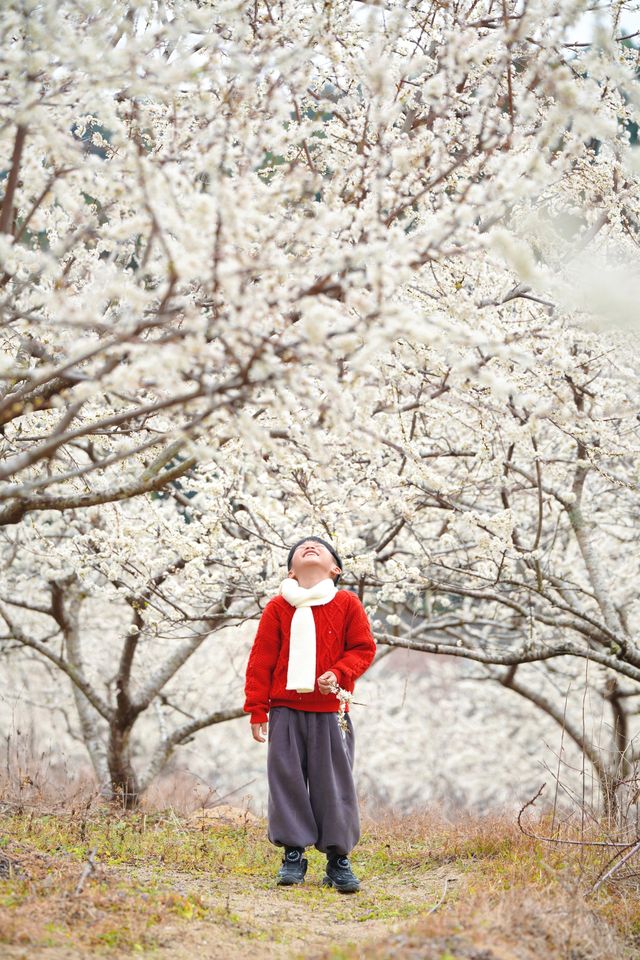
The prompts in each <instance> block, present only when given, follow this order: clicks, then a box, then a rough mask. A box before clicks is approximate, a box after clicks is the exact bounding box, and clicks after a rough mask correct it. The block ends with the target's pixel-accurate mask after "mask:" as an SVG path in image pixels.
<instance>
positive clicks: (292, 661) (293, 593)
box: [280, 577, 338, 693]
mask: <svg viewBox="0 0 640 960" xmlns="http://www.w3.org/2000/svg"><path fill="white" fill-rule="evenodd" d="M337 592H338V590H337V587H336V585H335V584H334V582H333V580H331V579H326V580H320V581H319V582H318V583H316V584H315V586H313V587H309V589H308V590H305V588H304V587H301V586H300V585H299V583H298V582H297V580H294V579H293V578H292V577H287V579H286V580H283V581H282V583H281V584H280V593H281V594H282V596H283V597H284V598H285V600H286V601H287V602H288V603H290V604H291V606H293V607H295V608H296V611H295V613H294V615H293V619H292V620H291V640H290V643H289V667H288V671H287V686H286V689H287V690H296V691H297V692H298V693H312V692H313V690H314V689H315V685H316V624H315V621H314V619H313V613H312V611H311V609H310V608H311V607H319V606H322V605H323V604H325V603H330V601H331V600H333V598H334V597H335V595H336V593H337Z"/></svg>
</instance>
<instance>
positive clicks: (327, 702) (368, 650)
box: [244, 590, 376, 723]
mask: <svg viewBox="0 0 640 960" xmlns="http://www.w3.org/2000/svg"><path fill="white" fill-rule="evenodd" d="M295 609H296V608H295V607H294V606H292V605H291V604H290V603H289V602H288V601H287V600H285V599H284V597H283V596H280V595H278V596H277V597H274V598H273V600H270V601H269V602H268V604H267V605H266V607H265V608H264V610H263V612H262V617H261V618H260V623H259V624H258V632H257V633H256V638H255V640H254V642H253V647H252V648H251V653H250V654H249V662H248V664H247V675H246V683H245V688H244V692H245V697H246V699H245V704H244V711H245V713H250V714H251V723H264V722H265V721H266V719H267V713H268V711H269V708H270V707H292V708H293V709H294V710H312V711H314V712H317V713H331V712H337V711H338V708H339V706H340V702H339V700H338V698H337V697H336V696H335V695H334V694H332V693H326V694H325V693H320V690H319V689H318V685H317V682H316V686H315V689H314V690H313V692H312V693H297V691H296V690H287V689H285V688H286V683H287V668H288V664H289V639H290V634H291V620H292V619H293V614H294V613H295ZM310 609H311V611H312V612H313V619H314V621H315V625H316V681H317V678H318V677H320V676H322V674H323V673H326V672H327V670H333V672H334V673H335V675H336V677H337V680H338V684H339V685H340V686H341V687H342V688H343V689H344V690H349V691H350V692H353V688H354V682H355V681H356V680H357V678H358V677H360V676H362V674H363V673H364V672H365V670H366V669H367V668H368V667H369V665H370V664H371V661H372V660H373V658H374V655H375V652H376V643H375V640H374V639H373V636H372V634H371V627H370V625H369V620H368V618H367V614H366V613H365V610H364V607H363V606H362V604H361V603H360V600H359V599H358V597H357V596H356V595H355V593H351V592H350V591H349V590H338V592H337V593H336V595H335V597H334V598H333V600H331V601H330V602H329V603H325V604H323V605H321V606H317V607H310ZM346 710H347V711H348V710H349V705H348V704H347V706H346Z"/></svg>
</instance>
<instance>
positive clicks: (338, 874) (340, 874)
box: [322, 856, 360, 893]
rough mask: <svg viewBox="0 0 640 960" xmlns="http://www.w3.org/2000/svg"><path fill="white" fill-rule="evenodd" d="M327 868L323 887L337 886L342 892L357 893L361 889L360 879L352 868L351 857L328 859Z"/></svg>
mask: <svg viewBox="0 0 640 960" xmlns="http://www.w3.org/2000/svg"><path fill="white" fill-rule="evenodd" d="M325 869H326V871H327V872H326V873H325V875H324V877H323V878H322V886H323V887H335V888H336V890H339V891H340V893H355V892H356V891H357V890H359V889H360V881H359V880H358V878H357V877H356V876H355V875H354V873H353V871H352V869H351V864H350V863H349V857H344V856H342V857H331V858H329V859H327V866H326V868H325Z"/></svg>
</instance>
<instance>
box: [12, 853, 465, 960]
mask: <svg viewBox="0 0 640 960" xmlns="http://www.w3.org/2000/svg"><path fill="white" fill-rule="evenodd" d="M322 862H323V861H321V860H320V858H318V859H317V861H314V862H313V863H311V862H310V864H309V870H308V873H307V878H306V879H305V883H304V886H303V887H278V886H276V884H275V880H274V879H265V881H263V882H261V883H258V884H256V882H255V880H254V879H252V878H249V877H248V878H247V879H246V880H244V879H242V878H237V877H224V878H221V877H213V878H207V877H204V876H203V877H197V878H194V876H193V874H191V873H178V872H171V873H169V872H167V873H166V875H165V876H164V881H163V886H164V885H165V884H166V887H167V889H171V890H174V891H175V892H176V893H179V894H182V895H184V894H186V893H190V894H196V895H197V896H198V897H199V898H200V899H201V901H202V904H203V906H204V907H206V908H207V916H206V919H192V920H190V921H189V923H185V922H184V920H183V919H181V918H169V919H168V920H167V921H166V922H161V923H159V924H158V925H157V926H155V927H154V928H153V934H152V939H153V943H154V945H153V946H148V947H145V948H144V951H143V953H142V954H141V953H140V951H139V950H136V951H135V952H133V953H132V952H131V951H127V952H120V951H118V950H113V951H111V950H110V951H108V955H109V956H110V957H114V958H115V957H125V956H140V955H143V956H149V957H153V958H154V960H169V958H171V960H194V958H201V960H256V958H260V960H303V958H304V960H310V958H315V957H321V956H323V955H325V954H326V953H327V952H328V951H329V950H330V948H338V947H346V946H348V945H352V946H355V945H359V946H360V945H364V944H365V943H367V942H370V941H377V940H379V939H380V938H381V937H383V936H385V935H387V934H389V933H390V932H393V931H395V930H400V929H402V928H403V927H405V926H407V924H408V923H410V922H411V921H413V920H415V919H417V918H419V917H422V916H425V915H427V914H428V913H429V912H430V911H431V910H432V909H433V908H434V906H435V905H436V904H437V903H438V902H439V901H440V900H441V899H442V897H443V895H445V896H447V897H448V896H449V892H450V891H453V889H454V887H455V886H456V885H457V884H459V883H460V879H459V878H458V877H456V876H455V875H453V874H452V873H451V871H450V870H447V869H446V867H440V868H438V869H436V870H434V871H433V872H430V873H428V874H426V875H425V874H416V875H415V876H411V875H407V876H403V877H396V878H393V879H391V880H390V879H389V878H388V877H386V878H385V879H370V880H368V881H367V883H366V884H363V885H362V887H361V889H360V891H359V892H358V893H355V894H341V893H338V892H337V891H336V890H334V889H331V888H323V887H322V886H321V878H322V873H323V870H322V869H321V867H322ZM277 865H278V864H277V862H276V863H275V868H276V869H277ZM354 866H355V864H354ZM132 875H133V876H134V877H137V878H138V880H139V881H140V882H141V883H144V882H146V881H147V880H148V877H147V875H146V872H145V871H144V870H138V871H136V870H131V869H130V868H129V869H127V877H128V879H129V880H131V878H132ZM99 952H100V953H103V951H102V950H100V951H99ZM1 953H2V957H3V960H33V957H34V956H38V957H42V958H45V960H80V958H81V957H85V956H86V947H84V948H80V949H77V948H76V947H74V946H73V945H72V944H69V946H68V947H60V946H56V947H34V946H33V945H29V946H26V945H25V946H17V945H14V946H10V945H7V944H3V946H2V951H1Z"/></svg>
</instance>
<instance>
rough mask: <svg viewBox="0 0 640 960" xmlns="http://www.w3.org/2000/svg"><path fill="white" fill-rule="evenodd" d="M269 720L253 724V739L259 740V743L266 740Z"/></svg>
mask: <svg viewBox="0 0 640 960" xmlns="http://www.w3.org/2000/svg"><path fill="white" fill-rule="evenodd" d="M267 722H268V721H267ZM267 722H265V723H252V724H251V733H252V734H253V739H254V740H257V741H258V743H264V742H265V739H266V736H267Z"/></svg>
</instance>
